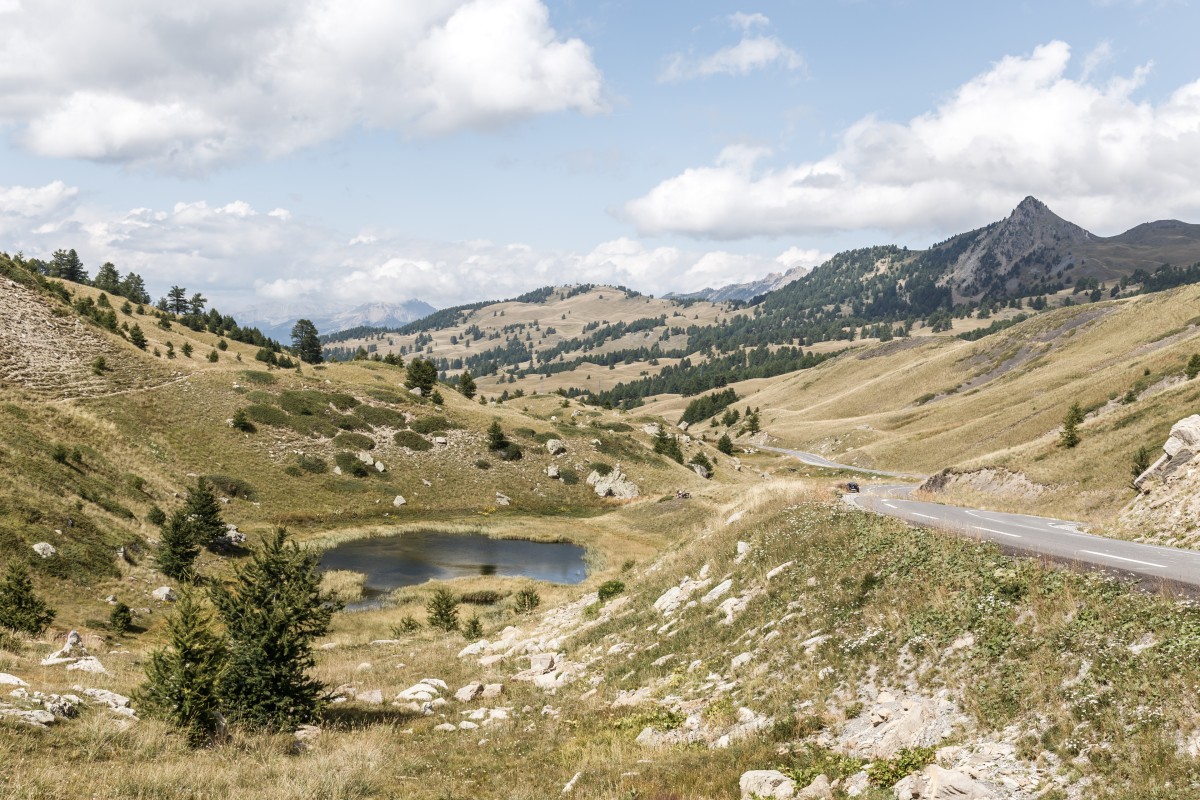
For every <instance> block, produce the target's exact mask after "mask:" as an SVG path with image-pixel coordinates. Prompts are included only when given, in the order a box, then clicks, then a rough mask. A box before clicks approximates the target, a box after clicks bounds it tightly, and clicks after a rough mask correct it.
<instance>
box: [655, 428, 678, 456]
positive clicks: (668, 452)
mask: <svg viewBox="0 0 1200 800" xmlns="http://www.w3.org/2000/svg"><path fill="white" fill-rule="evenodd" d="M654 452H656V453H658V454H659V455H663V456H667V457H668V458H670V459H672V460H674V461H675V462H676V463H677V464H682V463H683V451H682V450H680V449H679V440H678V439H676V438H675V437H674V436H672V435H671V434H669V433H667V431H666V429H665V428H662V427H660V428H659V429H658V435H657V436H655V437H654Z"/></svg>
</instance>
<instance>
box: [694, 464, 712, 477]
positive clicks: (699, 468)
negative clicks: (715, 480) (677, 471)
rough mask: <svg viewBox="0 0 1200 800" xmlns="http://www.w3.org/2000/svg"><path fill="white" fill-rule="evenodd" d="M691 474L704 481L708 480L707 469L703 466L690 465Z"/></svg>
mask: <svg viewBox="0 0 1200 800" xmlns="http://www.w3.org/2000/svg"><path fill="white" fill-rule="evenodd" d="M692 472H694V473H696V474H697V475H699V476H700V477H701V478H704V480H708V467H706V466H704V465H703V464H692Z"/></svg>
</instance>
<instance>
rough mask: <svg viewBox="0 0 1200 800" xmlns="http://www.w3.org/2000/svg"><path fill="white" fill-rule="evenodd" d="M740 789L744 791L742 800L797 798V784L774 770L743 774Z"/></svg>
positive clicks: (788, 799)
mask: <svg viewBox="0 0 1200 800" xmlns="http://www.w3.org/2000/svg"><path fill="white" fill-rule="evenodd" d="M738 787H739V788H740V789H741V790H742V800H756V799H757V798H763V800H766V798H770V799H771V800H790V798H793V797H795V796H796V782H795V781H793V780H792V779H791V778H789V777H788V776H787V775H784V774H783V773H782V772H780V771H778V770H774V769H754V770H750V771H749V772H743V773H742V777H741V779H740V780H739V781H738Z"/></svg>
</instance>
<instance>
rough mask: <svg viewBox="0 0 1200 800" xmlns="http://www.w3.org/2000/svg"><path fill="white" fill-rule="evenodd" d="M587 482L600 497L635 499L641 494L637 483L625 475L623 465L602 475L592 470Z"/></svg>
mask: <svg viewBox="0 0 1200 800" xmlns="http://www.w3.org/2000/svg"><path fill="white" fill-rule="evenodd" d="M587 484H588V486H591V487H592V488H593V489H594V490H595V492H596V495H597V496H598V497H614V498H616V499H618V500H634V499H636V498H637V497H638V496H639V495H641V490H640V489H639V488H638V486H637V484H636V483H634V482H632V481H630V480H629V479H628V478H626V477H625V473H623V472H621V465H620V464H618V465H617V466H616V467H613V470H612V472H610V473H608V474H607V475H601V474H600V473H599V472H597V471H596V470H592V472H591V474H589V475H588V476H587Z"/></svg>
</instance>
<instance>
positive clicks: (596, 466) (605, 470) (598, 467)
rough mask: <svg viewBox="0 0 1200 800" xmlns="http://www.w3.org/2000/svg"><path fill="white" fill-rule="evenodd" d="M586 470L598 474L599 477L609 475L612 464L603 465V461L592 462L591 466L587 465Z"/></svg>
mask: <svg viewBox="0 0 1200 800" xmlns="http://www.w3.org/2000/svg"><path fill="white" fill-rule="evenodd" d="M588 469H590V470H591V471H592V472H595V473H597V474H599V475H600V477H604V476H606V475H609V474H611V473H612V471H613V468H612V464H605V463H604V462H603V461H593V462H592V463H591V464H588Z"/></svg>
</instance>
